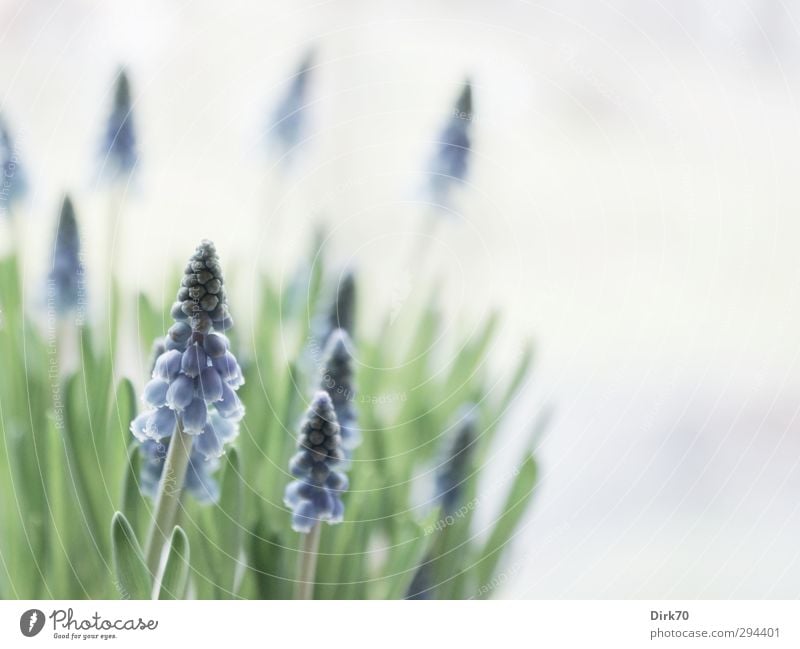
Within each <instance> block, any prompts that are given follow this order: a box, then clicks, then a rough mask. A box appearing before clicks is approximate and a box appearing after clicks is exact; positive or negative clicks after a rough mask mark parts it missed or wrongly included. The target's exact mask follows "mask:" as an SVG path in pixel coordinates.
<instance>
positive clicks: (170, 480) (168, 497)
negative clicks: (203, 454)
mask: <svg viewBox="0 0 800 649" xmlns="http://www.w3.org/2000/svg"><path fill="white" fill-rule="evenodd" d="M192 440H193V438H192V436H191V435H188V434H187V433H184V432H183V423H182V422H181V421H180V420H179V421H178V426H177V428H176V429H175V433H174V434H173V435H172V440H171V441H170V444H169V450H168V451H167V457H166V458H165V459H164V469H163V471H162V473H161V481H160V482H159V483H158V494H157V496H156V504H155V508H154V510H153V522H152V525H151V527H150V533H149V534H148V535H147V543H146V544H145V548H144V553H145V557H146V559H147V567H148V568H149V570H150V574H152V575H153V578H155V577H156V575H157V574H158V568H159V564H160V563H161V553H162V551H163V550H164V544H165V543H168V542H169V538H170V535H171V534H172V530H173V528H174V527H175V523H176V521H177V517H178V508H179V505H180V499H181V491H182V490H183V483H184V480H185V478H186V469H187V468H188V466H189V454H190V453H191V450H192Z"/></svg>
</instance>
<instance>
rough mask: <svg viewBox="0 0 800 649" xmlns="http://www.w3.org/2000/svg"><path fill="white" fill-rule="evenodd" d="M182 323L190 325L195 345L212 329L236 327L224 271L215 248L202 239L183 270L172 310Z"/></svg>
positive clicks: (209, 242)
mask: <svg viewBox="0 0 800 649" xmlns="http://www.w3.org/2000/svg"><path fill="white" fill-rule="evenodd" d="M172 313H173V316H174V317H175V319H176V320H179V321H188V323H189V325H190V326H191V328H192V331H193V332H194V333H195V334H199V336H195V338H194V340H195V342H202V336H204V335H205V334H208V333H209V332H210V331H211V329H212V328H216V329H220V330H224V329H227V328H230V326H231V325H232V324H233V323H232V320H231V317H230V313H229V311H228V305H227V303H226V295H225V287H224V281H223V277H222V267H221V265H220V263H219V258H218V257H217V250H216V248H215V246H214V244H213V243H212V242H211V241H209V240H208V239H203V240H202V241H201V242H200V245H198V246H197V249H196V250H195V252H194V254H193V255H192V256H191V258H190V259H189V262H188V263H187V264H186V268H185V270H184V275H183V280H182V281H181V288H180V290H179V291H178V298H177V301H176V302H175V305H174V306H173V309H172Z"/></svg>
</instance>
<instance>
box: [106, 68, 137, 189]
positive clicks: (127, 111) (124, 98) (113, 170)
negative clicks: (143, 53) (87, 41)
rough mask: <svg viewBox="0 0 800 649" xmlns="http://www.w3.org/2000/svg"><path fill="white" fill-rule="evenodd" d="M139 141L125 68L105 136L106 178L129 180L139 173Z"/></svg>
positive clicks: (118, 85)
mask: <svg viewBox="0 0 800 649" xmlns="http://www.w3.org/2000/svg"><path fill="white" fill-rule="evenodd" d="M136 139H137V138H136V128H135V126H134V122H133V106H132V102H131V85H130V80H129V79H128V73H127V71H126V70H125V69H124V68H122V69H121V70H120V71H119V74H118V75H117V79H116V83H115V85H114V100H113V103H112V105H111V112H110V113H109V116H108V121H107V122H106V129H105V132H104V134H103V145H102V155H103V160H102V162H103V174H104V175H105V176H106V177H107V178H108V179H109V180H117V179H120V178H124V177H127V176H129V175H130V174H131V173H132V172H133V170H134V169H135V167H136V163H137V161H138V159H139V153H138V150H137V147H136Z"/></svg>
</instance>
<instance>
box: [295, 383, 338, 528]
mask: <svg viewBox="0 0 800 649" xmlns="http://www.w3.org/2000/svg"><path fill="white" fill-rule="evenodd" d="M297 447H298V451H297V453H296V454H295V456H294V457H293V458H292V460H291V462H290V463H289V470H290V472H291V474H292V475H293V476H294V477H295V478H297V480H295V481H293V482H291V483H290V484H289V485H288V486H287V487H286V493H285V495H284V502H285V504H286V505H287V506H288V507H291V508H292V510H293V516H292V528H293V529H294V530H296V531H298V532H303V533H308V532H310V531H311V529H312V528H313V527H314V525H315V524H316V523H317V522H318V521H327V522H328V523H338V522H340V521H341V520H342V517H343V515H344V505H343V504H342V500H341V494H342V492H344V491H345V490H346V489H347V485H348V483H347V477H346V476H345V475H344V474H343V473H341V472H340V471H337V470H336V469H337V467H338V465H339V464H341V462H342V460H343V459H344V453H343V451H342V438H341V435H340V434H339V424H338V423H337V421H336V414H335V412H334V410H333V404H332V403H331V398H330V397H329V396H328V394H327V393H326V392H322V391H320V392H317V394H316V395H315V396H314V400H313V401H312V403H311V406H310V408H309V409H308V413H307V414H306V418H305V420H304V421H303V424H302V427H301V430H300V436H299V438H298V443H297Z"/></svg>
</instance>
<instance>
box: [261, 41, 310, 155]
mask: <svg viewBox="0 0 800 649" xmlns="http://www.w3.org/2000/svg"><path fill="white" fill-rule="evenodd" d="M315 58H316V53H315V51H314V50H313V49H310V50H309V51H308V52H307V53H306V55H305V56H304V57H303V60H302V61H301V62H300V65H299V66H298V67H297V71H296V72H295V75H294V77H293V78H292V81H291V83H290V85H289V87H288V89H287V91H286V94H285V95H284V96H283V97H282V98H281V100H280V101H279V102H278V104H277V106H276V107H275V110H274V112H273V113H272V116H271V119H270V121H269V124H268V130H267V135H268V139H269V142H270V144H272V146H273V147H274V148H275V149H276V152H277V153H278V155H280V156H282V158H283V160H284V161H285V162H287V163H288V162H289V161H291V160H292V158H293V157H294V154H295V152H296V149H297V147H298V145H299V144H300V143H301V142H302V140H303V139H304V138H305V137H306V132H307V129H308V117H307V113H308V111H309V103H310V102H309V89H310V86H311V77H312V69H313V67H314V59H315Z"/></svg>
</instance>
